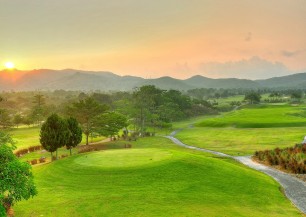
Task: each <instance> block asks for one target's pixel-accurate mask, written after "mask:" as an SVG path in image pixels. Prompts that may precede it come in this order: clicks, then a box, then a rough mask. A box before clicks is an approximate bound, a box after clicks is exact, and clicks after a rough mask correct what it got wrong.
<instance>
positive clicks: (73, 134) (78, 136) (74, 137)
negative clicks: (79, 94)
mask: <svg viewBox="0 0 306 217" xmlns="http://www.w3.org/2000/svg"><path fill="white" fill-rule="evenodd" d="M66 121H67V127H68V130H69V138H68V141H67V144H66V148H67V149H69V150H70V155H71V149H72V148H74V147H76V146H77V145H78V144H80V143H81V141H82V129H81V127H80V126H79V122H78V121H77V120H76V119H75V118H73V117H69V118H68V119H67V120H66Z"/></svg>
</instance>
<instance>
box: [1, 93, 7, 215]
mask: <svg viewBox="0 0 306 217" xmlns="http://www.w3.org/2000/svg"><path fill="white" fill-rule="evenodd" d="M0 99H1V98H0ZM5 216H6V212H5V208H4V207H3V206H2V204H0V217H5Z"/></svg>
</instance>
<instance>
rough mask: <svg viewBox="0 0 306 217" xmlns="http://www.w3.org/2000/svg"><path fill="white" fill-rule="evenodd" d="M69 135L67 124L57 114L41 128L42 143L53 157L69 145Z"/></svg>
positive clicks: (50, 117)
mask: <svg viewBox="0 0 306 217" xmlns="http://www.w3.org/2000/svg"><path fill="white" fill-rule="evenodd" d="M69 133H70V132H69V129H68V126H67V122H66V121H65V120H64V119H62V118H61V117H59V116H58V115H57V114H52V115H50V116H49V117H48V119H47V121H46V122H45V123H44V124H43V125H42V127H41V130H40V143H41V145H42V146H43V147H44V149H45V150H47V151H49V152H51V155H52V153H53V152H55V151H57V149H58V148H60V147H63V146H65V145H66V144H67V143H68V140H69Z"/></svg>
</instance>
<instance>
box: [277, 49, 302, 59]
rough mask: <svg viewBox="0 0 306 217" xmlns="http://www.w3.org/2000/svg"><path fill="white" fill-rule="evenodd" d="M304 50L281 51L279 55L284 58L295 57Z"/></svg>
mask: <svg viewBox="0 0 306 217" xmlns="http://www.w3.org/2000/svg"><path fill="white" fill-rule="evenodd" d="M305 51H306V50H295V51H287V50H283V51H282V52H281V54H282V55H283V56H285V57H295V56H298V55H299V54H301V53H303V52H305Z"/></svg>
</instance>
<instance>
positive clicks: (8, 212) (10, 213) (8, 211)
mask: <svg viewBox="0 0 306 217" xmlns="http://www.w3.org/2000/svg"><path fill="white" fill-rule="evenodd" d="M4 208H5V210H6V215H7V217H13V216H14V210H13V208H12V206H11V204H9V203H5V205H4Z"/></svg>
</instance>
